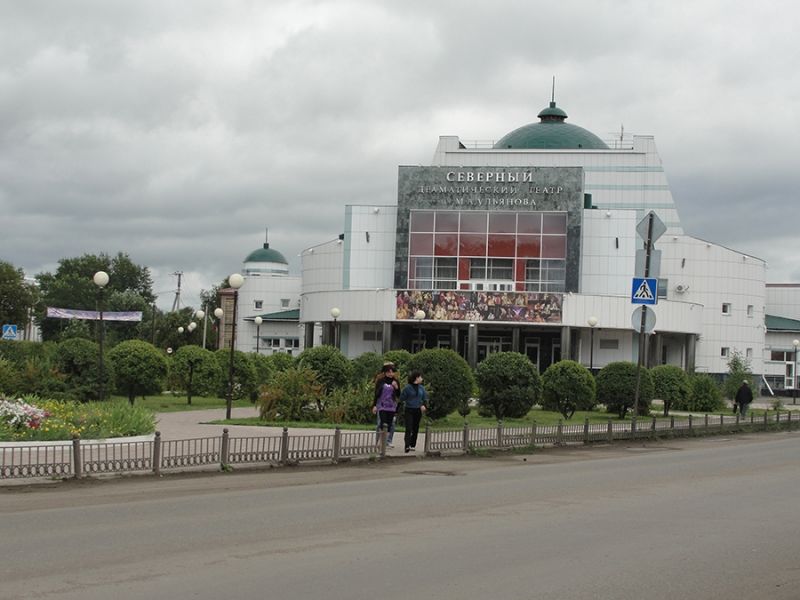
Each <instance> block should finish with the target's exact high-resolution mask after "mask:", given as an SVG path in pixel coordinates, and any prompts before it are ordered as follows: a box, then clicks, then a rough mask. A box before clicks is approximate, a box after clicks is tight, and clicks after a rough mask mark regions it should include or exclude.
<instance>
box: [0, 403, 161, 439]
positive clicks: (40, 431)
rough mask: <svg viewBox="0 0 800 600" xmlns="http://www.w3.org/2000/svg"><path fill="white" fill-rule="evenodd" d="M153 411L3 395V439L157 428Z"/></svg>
mask: <svg viewBox="0 0 800 600" xmlns="http://www.w3.org/2000/svg"><path fill="white" fill-rule="evenodd" d="M155 425H156V418H155V415H154V414H153V412H152V411H150V410H149V409H147V408H144V407H139V406H130V404H128V403H127V402H124V401H114V402H93V403H87V404H81V403H79V402H64V401H58V400H42V399H40V398H38V397H37V396H25V397H24V398H16V399H9V398H3V397H0V441H17V440H20V441H43V440H44V441H49V440H69V439H72V438H73V437H74V436H76V435H77V436H79V437H81V438H84V439H89V438H91V439H102V438H113V437H126V436H133V435H145V434H148V433H153V431H155Z"/></svg>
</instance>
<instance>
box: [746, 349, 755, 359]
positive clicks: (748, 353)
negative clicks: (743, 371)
mask: <svg viewBox="0 0 800 600" xmlns="http://www.w3.org/2000/svg"><path fill="white" fill-rule="evenodd" d="M744 356H745V358H746V359H747V360H750V359H752V358H753V349H752V348H748V349H747V350H745V351H744Z"/></svg>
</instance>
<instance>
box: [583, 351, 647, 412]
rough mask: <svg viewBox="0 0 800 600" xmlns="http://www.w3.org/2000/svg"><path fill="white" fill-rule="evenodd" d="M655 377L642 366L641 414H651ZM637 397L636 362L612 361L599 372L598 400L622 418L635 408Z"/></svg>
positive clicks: (609, 410) (640, 388) (640, 386)
mask: <svg viewBox="0 0 800 600" xmlns="http://www.w3.org/2000/svg"><path fill="white" fill-rule="evenodd" d="M653 393H654V388H653V378H652V377H651V376H650V373H649V372H648V370H647V369H646V368H644V367H642V368H641V378H640V385H639V416H642V415H648V414H650V402H652V400H653ZM635 397H636V364H635V363H632V362H627V361H619V362H612V363H609V364H607V365H606V366H605V367H603V368H602V369H600V372H599V373H598V374H597V401H598V402H599V403H601V404H605V406H606V410H607V411H608V412H610V413H616V414H617V415H619V418H620V419H624V418H625V414H626V413H627V412H628V411H629V410H630V409H632V408H633V404H634V398H635Z"/></svg>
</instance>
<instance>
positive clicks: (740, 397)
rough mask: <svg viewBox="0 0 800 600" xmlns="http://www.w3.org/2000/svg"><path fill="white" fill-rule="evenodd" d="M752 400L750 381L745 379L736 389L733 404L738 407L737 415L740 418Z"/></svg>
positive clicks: (745, 412)
mask: <svg viewBox="0 0 800 600" xmlns="http://www.w3.org/2000/svg"><path fill="white" fill-rule="evenodd" d="M752 401H753V391H752V390H751V389H750V382H749V381H747V380H746V379H745V380H744V381H743V382H742V385H740V386H739V389H738V390H736V398H735V399H734V402H735V406H736V408H738V409H739V415H740V416H741V417H742V418H744V416H745V415H746V414H747V408H748V407H749V406H750V403H751V402H752Z"/></svg>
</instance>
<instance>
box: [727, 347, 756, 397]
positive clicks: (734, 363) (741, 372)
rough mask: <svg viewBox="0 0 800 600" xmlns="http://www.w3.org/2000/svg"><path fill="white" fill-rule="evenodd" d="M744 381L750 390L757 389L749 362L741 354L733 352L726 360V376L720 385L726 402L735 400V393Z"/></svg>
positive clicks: (736, 351)
mask: <svg viewBox="0 0 800 600" xmlns="http://www.w3.org/2000/svg"><path fill="white" fill-rule="evenodd" d="M745 380H747V381H748V382H749V383H750V389H751V390H755V389H757V388H756V386H755V383H756V382H755V377H753V373H752V371H751V370H750V361H749V360H748V359H747V358H745V357H744V355H743V354H742V353H741V352H739V351H738V350H734V351H733V352H731V356H730V358H729V359H728V376H727V377H726V378H725V382H724V383H723V384H722V393H723V394H724V396H725V397H726V398H727V399H728V400H733V399H734V398H736V391H737V390H738V389H739V386H741V385H742V382H743V381H745Z"/></svg>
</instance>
